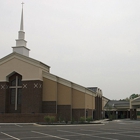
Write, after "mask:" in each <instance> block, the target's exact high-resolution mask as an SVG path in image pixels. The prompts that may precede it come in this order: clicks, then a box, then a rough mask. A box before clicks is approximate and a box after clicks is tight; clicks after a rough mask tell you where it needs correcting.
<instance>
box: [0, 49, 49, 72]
mask: <svg viewBox="0 0 140 140" xmlns="http://www.w3.org/2000/svg"><path fill="white" fill-rule="evenodd" d="M13 58H17V59H20V60H23V61H25V62H27V63H30V64H32V65H35V66H37V67H40V68H42V69H43V70H45V71H47V72H49V71H50V66H48V65H46V64H44V63H42V62H40V61H38V60H35V59H33V58H30V57H27V56H24V55H21V54H19V53H16V52H13V53H11V54H9V55H7V56H5V57H3V58H1V59H0V65H2V64H3V63H6V62H7V61H9V60H11V59H13Z"/></svg>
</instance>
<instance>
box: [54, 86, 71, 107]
mask: <svg viewBox="0 0 140 140" xmlns="http://www.w3.org/2000/svg"><path fill="white" fill-rule="evenodd" d="M57 104H58V105H71V88H70V87H67V86H65V85H62V84H60V83H58V95H57Z"/></svg>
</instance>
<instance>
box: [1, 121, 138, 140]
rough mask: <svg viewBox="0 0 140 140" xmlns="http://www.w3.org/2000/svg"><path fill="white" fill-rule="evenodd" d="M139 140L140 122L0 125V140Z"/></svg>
mask: <svg viewBox="0 0 140 140" xmlns="http://www.w3.org/2000/svg"><path fill="white" fill-rule="evenodd" d="M33 139H35V140H45V139H47V140H59V139H60V140H93V139H94V140H140V121H128V120H123V121H119V120H118V121H111V122H108V121H106V122H104V123H103V124H89V125H87V124H85V125H48V126H39V125H35V124H0V140H33Z"/></svg>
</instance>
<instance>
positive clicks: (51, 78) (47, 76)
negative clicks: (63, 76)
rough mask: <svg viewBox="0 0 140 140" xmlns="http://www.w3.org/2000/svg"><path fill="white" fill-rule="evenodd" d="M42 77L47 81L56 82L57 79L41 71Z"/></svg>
mask: <svg viewBox="0 0 140 140" xmlns="http://www.w3.org/2000/svg"><path fill="white" fill-rule="evenodd" d="M42 76H43V77H44V78H48V79H49V80H52V81H55V82H57V77H56V76H55V75H52V74H50V73H47V72H44V71H43V73H42Z"/></svg>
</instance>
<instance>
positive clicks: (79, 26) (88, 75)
mask: <svg viewBox="0 0 140 140" xmlns="http://www.w3.org/2000/svg"><path fill="white" fill-rule="evenodd" d="M21 2H22V1H20V0H0V58H2V57H4V56H6V55H8V54H10V53H11V52H12V48H11V47H12V46H15V44H16V42H15V39H17V37H18V31H19V28H20V19H21V7H22V6H21ZM24 3H25V4H24V31H25V39H26V40H27V47H28V48H29V49H31V51H30V57H32V58H34V59H37V60H39V61H42V62H43V63H45V64H47V65H49V66H51V73H52V74H55V75H57V76H59V77H62V78H64V79H67V80H70V81H72V82H74V83H77V84H79V85H82V86H85V87H99V88H100V89H102V91H103V95H104V96H105V97H107V98H109V99H123V98H126V97H129V96H130V95H131V94H133V93H136V94H140V39H139V38H140V0H24Z"/></svg>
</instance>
